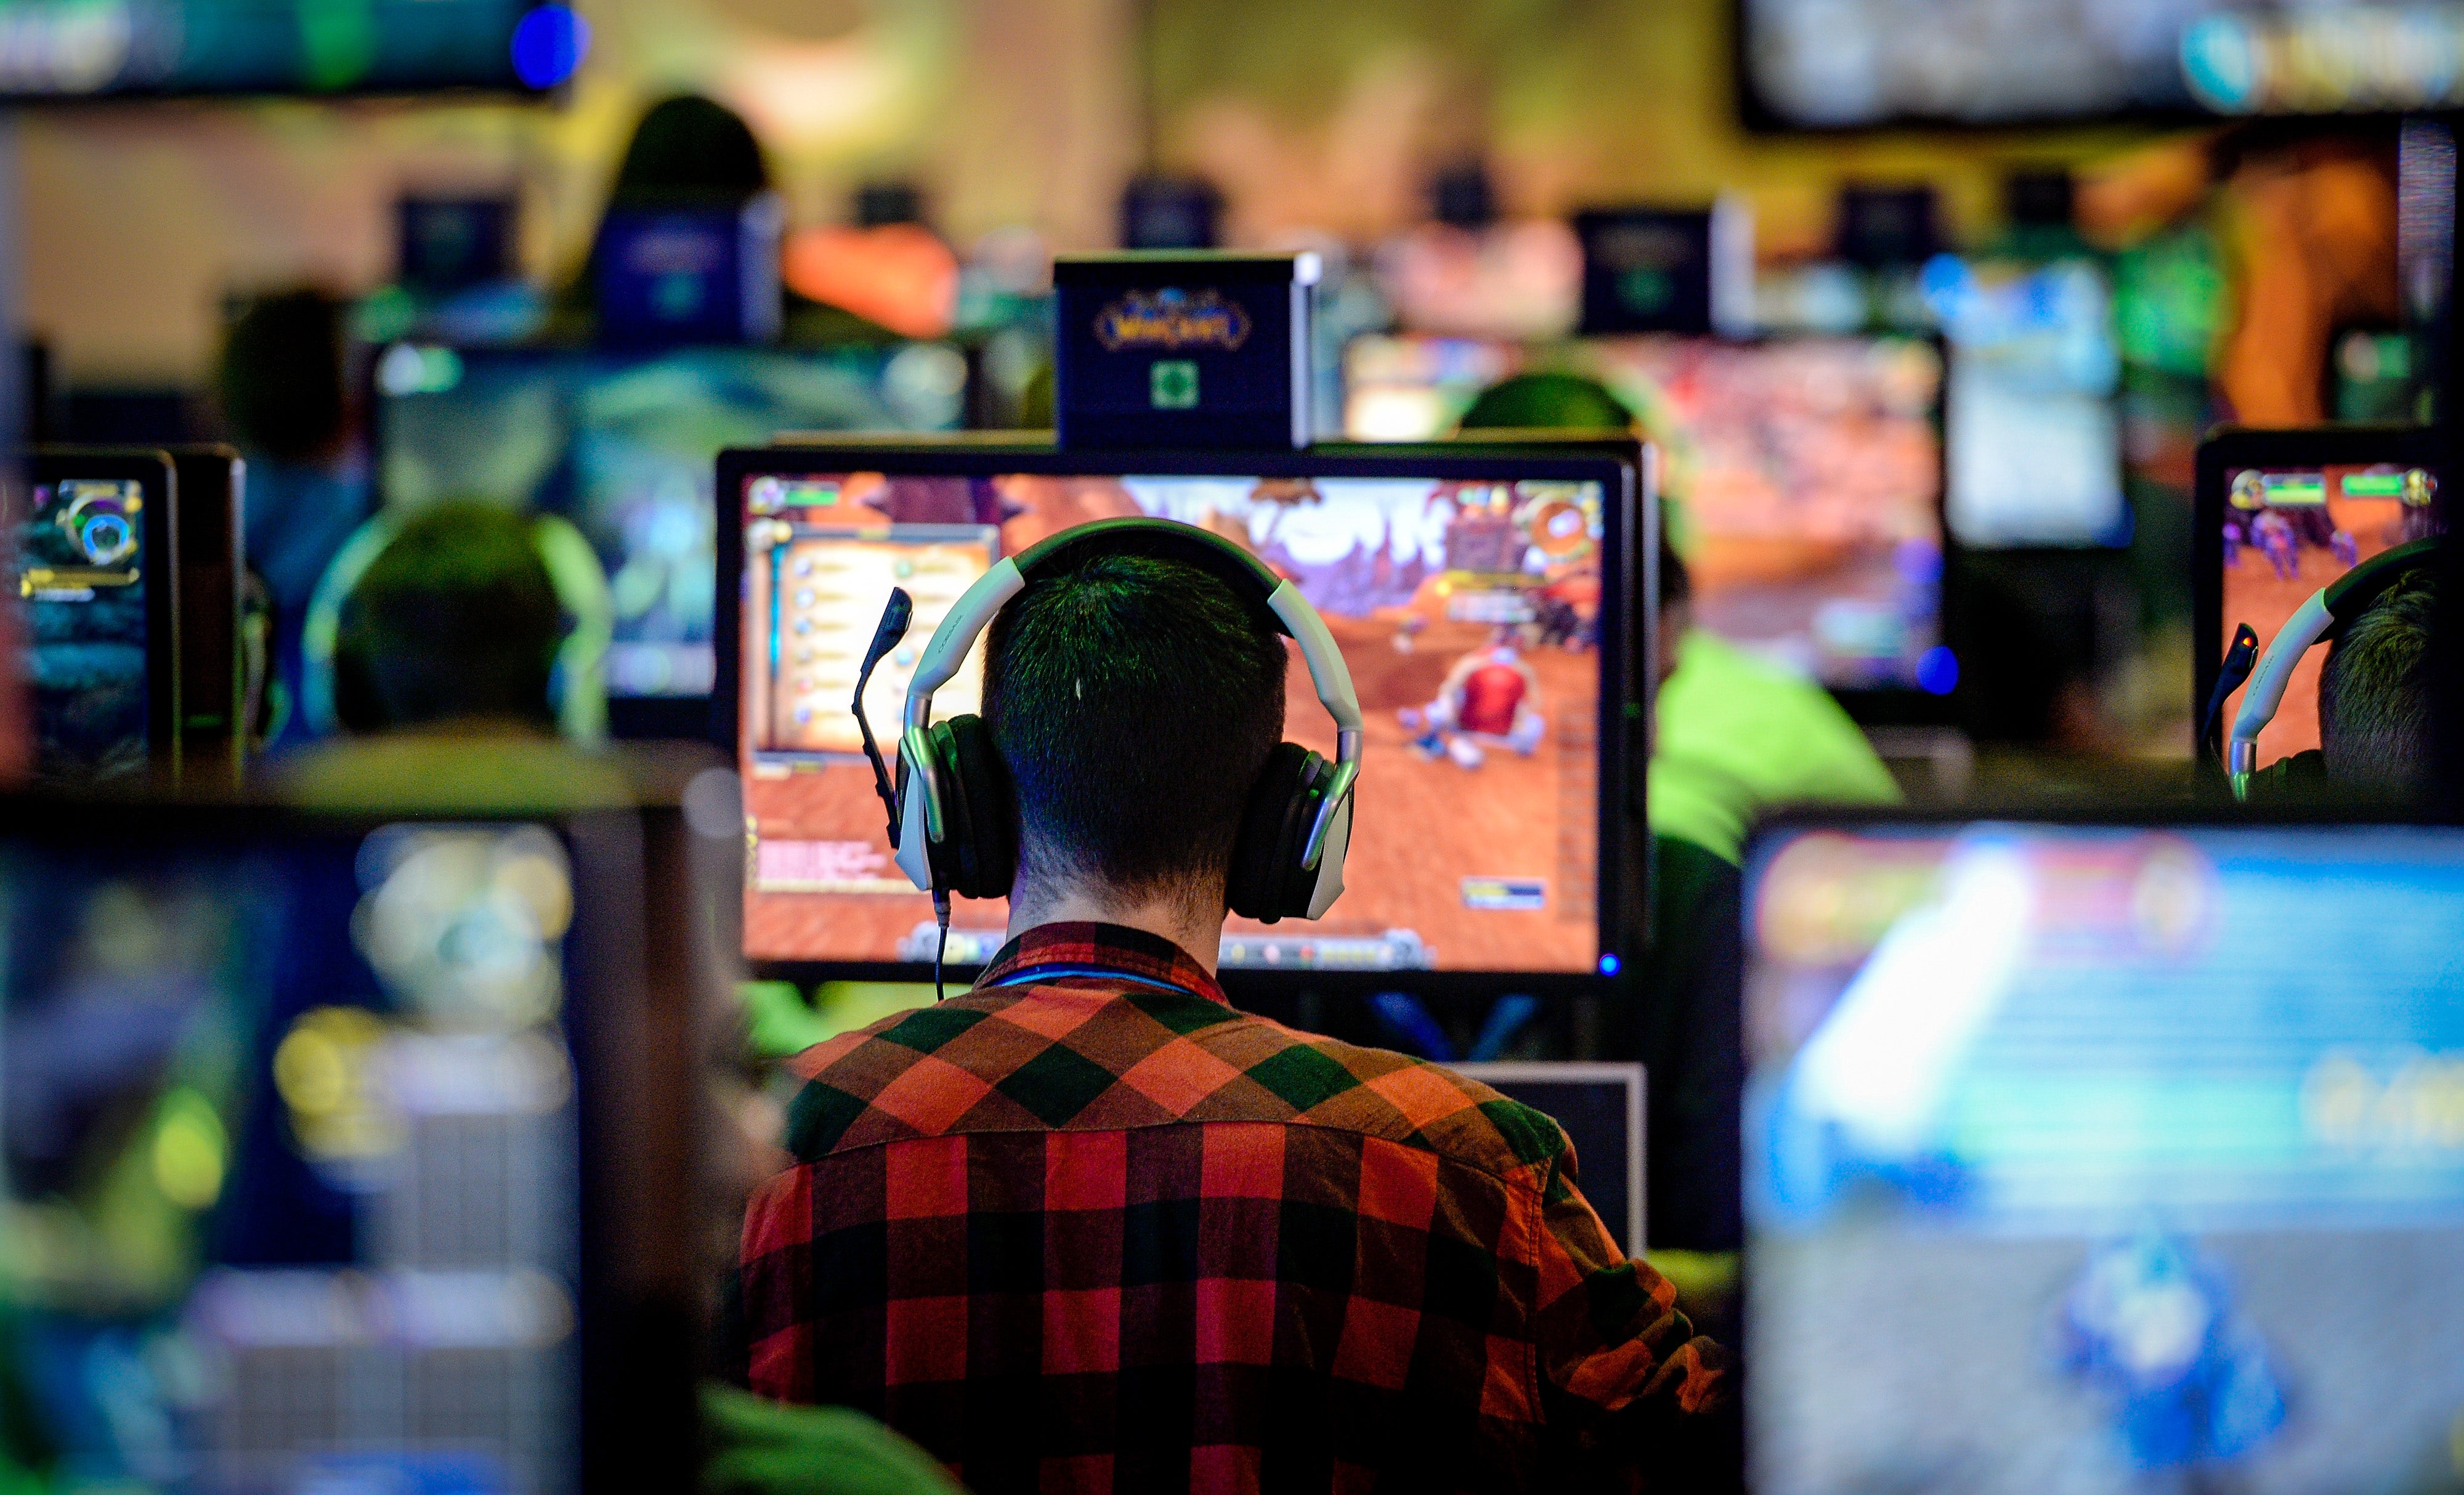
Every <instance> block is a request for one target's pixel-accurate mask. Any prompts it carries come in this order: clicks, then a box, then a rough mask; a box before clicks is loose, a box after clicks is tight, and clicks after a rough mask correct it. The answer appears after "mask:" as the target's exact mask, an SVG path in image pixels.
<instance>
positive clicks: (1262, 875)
mask: <svg viewBox="0 0 2464 1495" xmlns="http://www.w3.org/2000/svg"><path fill="white" fill-rule="evenodd" d="M1325 775H1326V759H1325V758H1320V757H1319V756H1318V755H1317V754H1315V753H1312V752H1310V751H1309V749H1307V748H1305V747H1302V746H1300V745H1299V744H1298V743H1294V742H1282V743H1278V744H1276V746H1275V750H1274V751H1273V752H1271V753H1269V754H1267V755H1266V766H1265V769H1264V770H1263V771H1261V772H1260V773H1259V775H1258V781H1257V783H1256V784H1255V785H1254V786H1252V787H1251V789H1250V790H1249V800H1248V803H1247V804H1246V805H1245V806H1243V809H1242V813H1241V830H1240V834H1239V835H1238V836H1237V837H1236V838H1235V839H1234V841H1233V843H1232V870H1231V875H1230V876H1229V877H1228V878H1226V879H1225V885H1224V893H1225V901H1226V902H1227V903H1229V904H1230V905H1231V907H1232V912H1235V913H1238V914H1240V915H1241V916H1242V917H1243V918H1248V919H1256V920H1258V921H1259V922H1260V923H1263V924H1272V923H1274V922H1275V921H1276V920H1278V919H1280V918H1282V917H1283V916H1284V915H1285V914H1287V913H1305V912H1308V910H1309V898H1308V894H1307V891H1306V890H1304V891H1303V893H1302V896H1301V899H1300V903H1299V906H1298V907H1294V905H1293V902H1292V897H1291V885H1292V882H1293V880H1294V877H1293V874H1294V873H1295V872H1297V871H1299V870H1300V868H1298V867H1297V865H1296V864H1297V862H1298V859H1299V850H1298V846H1299V845H1300V843H1301V841H1302V839H1303V838H1305V837H1306V836H1307V835H1308V834H1309V819H1310V816H1311V815H1312V814H1313V813H1314V811H1315V808H1316V802H1317V799H1318V796H1317V795H1316V794H1314V793H1312V792H1311V789H1312V786H1313V785H1314V784H1315V783H1317V781H1318V780H1321V779H1323V778H1324V777H1325ZM1311 881H1314V879H1311Z"/></svg>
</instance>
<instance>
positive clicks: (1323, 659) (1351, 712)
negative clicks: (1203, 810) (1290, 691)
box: [902, 517, 1361, 861]
mask: <svg viewBox="0 0 2464 1495" xmlns="http://www.w3.org/2000/svg"><path fill="white" fill-rule="evenodd" d="M1098 554H1101V555H1146V556H1155V557H1159V558H1162V559H1167V560H1173V561H1185V562H1187V563H1189V564H1191V565H1194V566H1197V567H1199V569H1201V570H1203V571H1205V572H1206V573H1208V574H1209V575H1211V576H1214V577H1217V578H1219V579H1221V581H1222V582H1224V583H1226V584H1227V585H1229V586H1231V587H1232V589H1233V590H1234V591H1235V592H1238V593H1240V594H1241V595H1242V596H1243V598H1245V599H1246V600H1248V601H1250V602H1253V603H1255V604H1258V605H1262V606H1264V607H1265V610H1266V612H1267V613H1268V614H1269V615H1270V616H1271V617H1272V618H1273V619H1274V622H1275V626H1276V631H1278V632H1280V633H1284V634H1286V635H1287V636H1289V637H1290V638H1291V640H1292V641H1293V643H1295V644H1297V645H1298V646H1299V647H1300V651H1301V661H1302V663H1304V664H1306V665H1308V666H1309V682H1310V684H1312V685H1314V686H1315V687H1316V688H1317V698H1318V702H1319V704H1321V705H1323V706H1324V707H1325V708H1326V711H1327V715H1330V716H1332V717H1333V718H1334V728H1335V731H1334V743H1335V748H1334V759H1335V767H1334V774H1335V777H1334V780H1333V781H1332V782H1331V784H1330V785H1329V786H1328V789H1327V793H1326V797H1325V799H1324V801H1323V802H1322V803H1321V804H1320V806H1319V808H1318V814H1317V820H1316V822H1315V824H1312V825H1311V826H1310V827H1309V849H1308V852H1307V856H1308V858H1309V860H1311V861H1314V859H1315V858H1316V857H1317V856H1318V854H1319V853H1320V852H1321V851H1323V850H1324V849H1325V846H1326V836H1327V831H1328V828H1329V827H1330V826H1331V824H1332V823H1333V819H1334V814H1335V811H1336V809H1337V808H1338V807H1339V806H1341V805H1342V804H1343V803H1344V802H1345V801H1346V800H1347V799H1348V798H1349V796H1350V793H1351V790H1352V785H1353V780H1356V779H1357V778H1359V776H1360V746H1361V722H1360V697H1359V696H1358V695H1357V694H1355V693H1353V688H1352V671H1351V668H1350V667H1349V666H1347V665H1345V664H1344V662H1343V651H1342V649H1338V648H1336V647H1335V642H1334V635H1333V634H1332V633H1331V632H1330V631H1329V630H1328V628H1327V626H1326V620H1325V619H1323V618H1321V617H1319V616H1318V615H1317V609H1316V608H1315V607H1312V606H1310V605H1309V599H1308V598H1306V597H1303V596H1302V595H1301V591H1300V588H1299V587H1298V586H1295V585H1293V584H1292V583H1290V582H1289V581H1287V580H1286V579H1284V578H1283V577H1280V576H1277V575H1276V574H1275V573H1274V570H1273V569H1272V568H1271V567H1269V566H1268V565H1266V563H1265V562H1264V561H1260V560H1259V559H1258V558H1257V557H1255V556H1253V555H1251V554H1249V552H1248V551H1246V550H1244V549H1243V548H1242V547H1241V546H1239V545H1237V544H1235V543H1234V542H1232V541H1231V540H1228V539H1224V538H1223V537H1222V536H1221V535H1217V534H1215V533H1213V532H1211V531H1208V530H1202V529H1199V527H1198V526H1197V525H1195V524H1183V523H1181V522H1180V521H1179V520H1177V519H1157V518H1149V517H1128V518H1118V519H1098V520H1096V521H1095V522H1094V523H1091V524H1081V525H1078V526H1076V527H1074V528H1071V529H1067V530H1063V531H1062V532H1061V533H1059V534H1058V535H1054V536H1051V537H1049V538H1047V539H1043V540H1039V541H1038V542H1036V543H1035V544H1033V545H1030V546H1028V547H1027V548H1026V549H1025V550H1023V551H1021V552H1020V553H1019V554H1017V555H1015V556H1010V557H1006V558H1004V559H1003V560H1001V561H999V562H998V563H996V564H995V565H994V566H993V568H992V569H991V570H989V571H987V572H985V573H984V574H983V575H982V576H979V577H978V578H977V579H976V581H975V583H974V584H973V585H971V586H969V587H968V588H967V589H966V591H965V592H964V593H962V594H961V595H960V596H959V598H958V600H957V603H956V604H955V605H952V606H951V608H950V611H949V613H948V614H947V615H946V616H944V617H943V618H942V620H941V626H940V627H937V628H935V629H934V630H933V641H932V642H931V643H930V644H927V645H926V646H924V656H923V658H921V659H919V660H917V661H916V664H915V673H914V675H913V677H912V678H911V679H910V680H909V682H908V686H907V712H906V715H905V717H904V719H903V722H902V726H903V728H904V729H905V731H907V732H914V731H917V730H919V729H922V728H925V727H929V726H931V725H932V721H933V693H934V692H935V691H937V690H939V689H940V688H941V687H942V686H944V685H946V684H948V683H949V681H950V677H951V676H952V675H955V674H957V672H958V667H959V666H960V665H961V664H963V663H964V662H965V660H966V657H967V651H968V650H969V649H973V648H975V647H976V639H977V638H978V636H979V635H980V634H981V633H982V632H983V631H984V629H985V628H986V627H990V626H991V624H992V621H993V617H994V615H995V614H996V613H999V612H1000V611H1001V607H1002V606H1003V605H1005V604H1006V603H1008V601H1009V600H1010V599H1011V598H1013V597H1016V596H1017V595H1018V594H1019V593H1021V592H1023V591H1024V590H1026V583H1027V581H1028V579H1029V578H1030V577H1033V576H1037V575H1040V574H1045V573H1050V574H1055V575H1057V574H1059V573H1061V572H1064V571H1067V570H1069V569H1071V568H1072V567H1074V566H1077V565H1081V564H1084V563H1085V562H1086V561H1088V560H1089V559H1090V558H1091V557H1092V556H1094V555H1098ZM928 803H929V802H928Z"/></svg>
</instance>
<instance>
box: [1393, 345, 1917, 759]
mask: <svg viewBox="0 0 2464 1495" xmlns="http://www.w3.org/2000/svg"><path fill="white" fill-rule="evenodd" d="M1943 369H1944V363H1943V355H1942V350H1941V346H1940V344H1939V343H1937V342H1935V341H1932V340H1930V339H1925V338H1917V337H1905V336H1889V337H1774V338H1764V339H1753V340H1746V341H1738V340H1728V339H1719V338H1689V337H1675V336H1645V337H1629V338H1602V339H1592V340H1585V341H1580V342H1576V343H1571V344H1567V345H1564V346H1561V347H1526V346H1522V345H1518V344H1514V343H1507V342H1488V341H1478V340H1471V339H1461V338H1422V337H1392V338H1390V337H1382V336H1381V337H1374V338H1361V339H1355V340H1354V341H1353V344H1352V346H1351V348H1350V349H1349V350H1348V351H1347V354H1346V358H1345V378H1346V381H1347V390H1346V395H1345V400H1346V404H1345V433H1346V434H1347V435H1350V436H1352V437H1353V439H1355V440H1426V439H1428V438H1429V437H1432V436H1436V435H1439V434H1441V433H1443V432H1444V431H1446V430H1449V429H1452V428H1453V426H1454V423H1455V422H1456V421H1457V420H1459V419H1460V418H1461V417H1462V415H1463V411H1464V410H1465V409H1467V408H1469V407H1470V405H1471V402H1472V401H1473V400H1474V399H1475V398H1477V397H1478V396H1479V394H1480V391H1481V390H1482V389H1484V388H1485V387H1487V386H1488V385H1492V384H1495V383H1496V382H1498V381H1499V380H1502V379H1505V378H1507V377H1509V376H1511V375H1514V374H1517V373H1524V372H1530V371H1536V370H1563V371H1566V372H1572V373H1577V374H1582V375H1585V376H1587V377H1590V378H1594V379H1597V380H1598V381H1600V382H1601V383H1602V384H1605V385H1608V387H1609V388H1611V389H1613V390H1615V391H1616V392H1617V395H1618V396H1619V397H1620V398H1621V399H1623V400H1624V401H1625V402H1626V404H1627V405H1628V406H1629V407H1631V408H1633V409H1634V410H1635V412H1636V413H1637V414H1638V415H1639V417H1640V419H1641V423H1642V428H1643V430H1644V432H1645V433H1646V434H1647V435H1648V436H1649V437H1650V439H1651V441H1652V442H1653V444H1654V445H1655V446H1656V447H1657V448H1658V449H1659V451H1660V453H1661V492H1662V494H1663V495H1665V496H1666V497H1667V499H1668V502H1669V505H1670V507H1671V510H1672V514H1671V519H1670V527H1671V531H1672V534H1673V535H1674V537H1675V539H1677V541H1678V549H1679V551H1680V552H1681V553H1682V554H1683V555H1684V556H1685V557H1686V566H1687V570H1688V572H1689V574H1690V576H1691V578H1692V581H1693V583H1694V598H1693V607H1694V622H1695V623H1696V624H1697V625H1698V626H1700V627H1705V628H1707V629H1709V630H1710V631H1712V632H1714V633H1716V634H1719V635H1720V636H1721V637H1723V638H1726V639H1728V640H1730V641H1732V642H1734V643H1736V644H1738V645H1740V646H1742V647H1743V648H1745V649H1749V650H1751V651H1753V652H1754V653H1757V654H1760V655H1762V656H1764V657H1766V658H1768V659H1771V660H1773V661H1775V662H1777V663H1779V664H1781V665H1784V666H1786V667H1787V668H1789V669H1792V670H1794V671H1798V672H1800V673H1802V674H1804V675H1806V676H1808V677H1810V678H1812V679H1815V680H1817V681H1819V682H1821V683H1822V684H1823V685H1825V686H1827V687H1829V688H1830V689H1831V690H1832V691H1833V692H1834V693H1836V694H1837V695H1838V696H1839V698H1840V700H1841V701H1842V702H1843V703H1844V704H1846V705H1847V706H1848V707H1849V709H1850V710H1851V711H1852V712H1854V713H1856V714H1857V715H1860V716H1868V717H1875V718H1881V719H1895V720H1906V719H1923V718H1926V717H1934V716H1947V700H1946V699H1945V697H1946V696H1947V693H1948V692H1949V690H1950V688H1951V685H1952V683H1953V682H1954V681H1955V680H1956V678H1957V667H1956V664H1955V662H1954V661H1952V660H1951V659H1950V657H1949V650H1948V648H1947V645H1946V643H1945V640H1944V637H1943V627H1942V573H1943V558H1944V550H1945V544H1946V540H1945V534H1944V526H1943V447H1942V399H1943Z"/></svg>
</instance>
